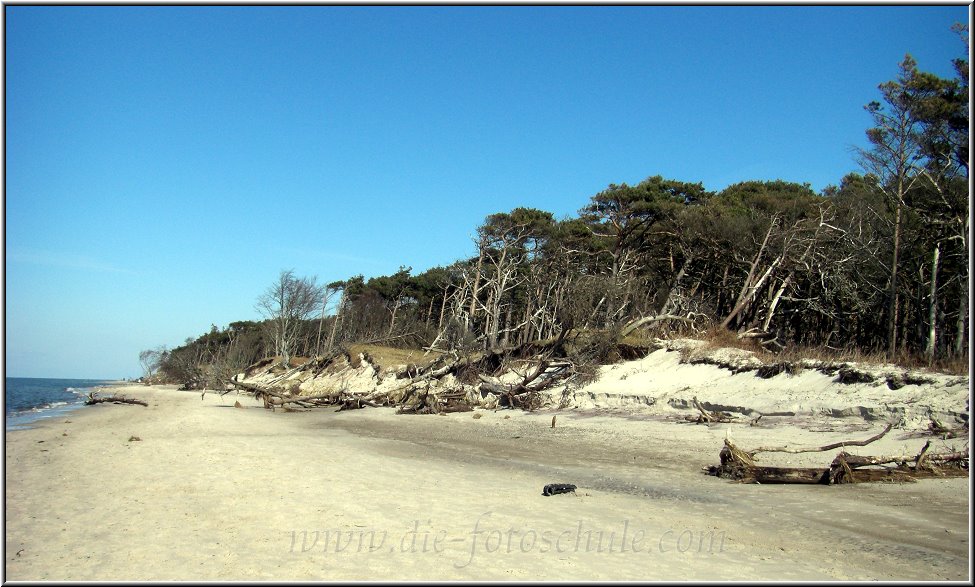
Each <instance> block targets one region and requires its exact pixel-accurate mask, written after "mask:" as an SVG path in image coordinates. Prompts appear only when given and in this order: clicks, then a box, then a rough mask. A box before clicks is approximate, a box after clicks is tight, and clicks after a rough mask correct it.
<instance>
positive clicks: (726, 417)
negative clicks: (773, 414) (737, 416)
mask: <svg viewBox="0 0 975 587" xmlns="http://www.w3.org/2000/svg"><path fill="white" fill-rule="evenodd" d="M691 403H693V404H694V407H695V408H697V411H698V412H700V414H698V415H697V416H686V417H685V418H684V419H685V420H687V421H688V422H694V423H696V424H717V423H725V422H732V421H733V419H734V417H733V416H732V415H731V414H729V413H728V412H711V411H709V410H705V409H704V406H702V405H701V402H699V401H697V396H695V397H694V398H692V399H691ZM759 417H761V416H759ZM755 421H756V422H757V421H758V420H755Z"/></svg>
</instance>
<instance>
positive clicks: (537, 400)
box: [204, 348, 575, 414]
mask: <svg viewBox="0 0 975 587" xmlns="http://www.w3.org/2000/svg"><path fill="white" fill-rule="evenodd" d="M523 350H524V349H520V348H516V349H502V350H497V351H488V352H485V353H479V354H476V355H469V356H466V357H459V356H456V355H454V356H450V355H442V356H441V357H440V358H438V359H437V360H436V361H434V362H433V363H431V364H430V365H427V366H426V367H423V368H420V367H417V366H415V365H413V366H409V367H408V368H407V369H406V370H405V371H404V372H402V373H400V374H398V375H397V377H398V378H402V379H404V380H405V381H404V383H403V384H402V385H399V386H396V387H395V388H393V389H387V390H376V391H373V392H370V393H353V392H350V391H347V390H342V391H338V392H331V393H328V394H322V395H300V394H299V393H298V390H297V388H293V389H291V390H285V389H284V388H283V387H280V386H271V385H266V384H265V385H261V384H255V383H249V382H244V381H238V380H237V379H236V378H234V379H232V380H231V381H230V382H229V383H230V385H231V386H232V387H231V388H230V390H229V391H232V390H233V389H238V390H241V389H242V390H245V391H249V392H251V393H253V394H254V395H255V397H257V398H258V399H259V400H262V401H263V404H264V407H265V408H267V409H270V410H274V409H276V408H278V407H281V408H284V409H294V408H315V407H322V406H336V405H337V406H339V410H340V411H341V410H348V409H357V408H363V407H367V406H368V407H379V406H395V407H398V410H397V413H400V414H440V413H450V412H465V411H470V410H472V409H473V408H474V407H475V406H486V407H499V408H520V409H526V410H532V409H536V408H538V407H540V406H541V404H542V396H541V392H542V391H544V390H545V389H548V388H551V387H553V386H555V385H557V384H560V383H565V382H567V381H568V380H570V379H571V378H572V377H573V376H574V375H575V369H574V365H573V364H572V362H571V361H568V360H562V359H560V360H554V359H551V358H548V357H545V356H535V357H532V358H529V359H521V361H523V362H524V363H526V364H527V365H528V367H527V369H526V371H525V372H524V373H523V374H520V375H521V378H520V380H519V381H517V382H514V383H502V382H500V380H499V379H498V378H497V377H493V376H490V375H487V374H486V373H491V374H498V373H501V372H503V371H505V370H506V369H508V368H510V365H511V364H513V363H514V360H515V359H514V356H516V355H518V353H519V352H520V351H523ZM362 360H363V361H365V362H369V363H371V359H370V358H369V357H368V355H367V354H363V356H362ZM318 363H322V362H321V361H318V362H317V363H316V365H317V367H316V369H317V370H321V369H323V368H324V365H319V364H318ZM299 369H300V368H299ZM297 371H298V369H292V370H290V371H288V372H286V373H284V374H282V375H281V377H280V378H279V380H280V381H286V380H288V378H289V377H290V376H291V375H294V374H295V373H296V372H297ZM515 372H516V373H517V371H515ZM447 375H454V376H455V377H456V380H457V384H456V385H452V386H449V387H446V388H444V387H439V386H434V385H433V383H434V382H435V381H437V380H440V379H442V378H444V377H446V376H447ZM475 384H476V386H475ZM229 391H224V392H222V393H221V395H223V394H226V393H229ZM204 393H205V392H204Z"/></svg>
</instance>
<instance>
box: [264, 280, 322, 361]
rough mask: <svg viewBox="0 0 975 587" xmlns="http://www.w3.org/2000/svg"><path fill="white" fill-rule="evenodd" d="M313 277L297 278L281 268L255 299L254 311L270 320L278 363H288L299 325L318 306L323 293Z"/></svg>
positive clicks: (300, 325)
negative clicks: (266, 287)
mask: <svg viewBox="0 0 975 587" xmlns="http://www.w3.org/2000/svg"><path fill="white" fill-rule="evenodd" d="M315 281H316V278H314V277H312V278H307V277H303V278H300V279H299V278H297V277H295V275H294V271H292V270H288V271H281V275H280V276H279V277H278V280H277V281H276V282H274V283H273V284H272V285H271V286H270V287H269V288H268V289H267V291H265V292H264V294H263V295H261V297H259V298H258V299H257V311H258V312H260V313H261V314H262V315H263V316H264V317H265V318H267V319H268V321H269V322H270V324H271V328H272V334H273V337H274V346H275V350H276V352H277V354H278V356H279V357H280V358H281V364H282V365H285V366H289V365H290V364H291V357H292V353H294V352H295V349H296V347H297V343H298V339H299V338H300V336H301V333H302V325H303V323H304V322H305V321H306V320H308V319H309V318H310V317H311V316H312V314H313V313H314V312H315V311H316V310H317V309H318V305H319V303H320V302H321V299H322V297H323V296H324V291H323V289H322V287H321V286H319V285H317V284H316V283H315Z"/></svg>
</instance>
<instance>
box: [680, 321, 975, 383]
mask: <svg viewBox="0 0 975 587" xmlns="http://www.w3.org/2000/svg"><path fill="white" fill-rule="evenodd" d="M701 338H702V340H704V342H705V345H704V346H701V347H699V348H697V349H694V351H693V353H694V354H695V355H697V354H703V353H706V352H708V351H711V350H715V349H719V348H737V349H743V350H746V351H752V352H754V353H755V356H756V357H758V359H760V360H761V361H762V362H763V363H766V364H769V363H798V362H799V361H801V360H803V359H811V360H814V361H821V362H823V363H846V362H850V363H858V364H861V365H872V366H880V365H896V366H898V367H901V368H903V369H910V370H917V369H927V370H929V371H933V372H937V373H945V374H948V375H969V374H970V369H969V363H968V357H943V358H938V359H935V360H934V361H933V362H931V363H929V362H928V359H927V357H925V356H923V355H921V354H918V353H908V352H901V353H899V354H898V355H897V356H896V357H894V359H893V360H890V359H889V358H888V357H887V353H885V352H883V351H879V350H873V349H861V348H855V347H850V348H844V349H834V348H829V347H822V346H818V347H817V346H797V345H790V346H788V347H786V348H785V349H784V350H782V351H781V352H778V353H772V352H770V351H769V350H767V349H766V348H764V347H763V346H762V345H761V344H759V343H758V342H757V341H756V340H755V339H739V338H738V336H737V334H736V333H735V332H733V331H731V330H727V329H723V328H712V329H711V330H709V331H708V332H707V333H705V335H704V336H702V337H701Z"/></svg>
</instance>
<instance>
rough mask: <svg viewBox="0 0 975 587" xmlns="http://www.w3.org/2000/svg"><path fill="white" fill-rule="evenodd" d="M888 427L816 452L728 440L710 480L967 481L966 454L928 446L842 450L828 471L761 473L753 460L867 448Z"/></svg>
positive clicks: (764, 470) (825, 482) (765, 469)
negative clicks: (879, 451)
mask: <svg viewBox="0 0 975 587" xmlns="http://www.w3.org/2000/svg"><path fill="white" fill-rule="evenodd" d="M892 427H893V425H892V424H888V425H887V427H886V428H885V429H884V431H883V432H881V433H879V434H877V435H876V436H872V437H871V438H868V439H866V440H860V441H855V440H850V441H844V442H836V443H832V444H827V445H825V446H819V447H813V448H787V447H761V448H757V449H753V450H751V451H745V450H742V449H741V448H739V447H737V446H735V445H734V443H732V442H731V440H729V439H725V441H724V448H722V449H721V453H720V455H719V457H720V460H721V464H720V465H718V466H710V467H708V468H707V469H706V471H707V473H708V474H709V475H714V476H717V477H726V478H731V479H736V480H738V481H741V482H742V483H805V484H819V485H837V484H842V483H860V482H866V481H914V480H916V479H923V478H928V477H966V476H968V466H969V463H968V449H965V450H963V451H951V452H946V453H937V454H936V453H931V452H929V449H930V448H931V441H930V440H928V441H927V443H926V444H925V445H924V447H923V448H922V449H921V451H920V452H919V453H918V454H916V455H898V456H861V455H853V454H850V453H848V452H846V451H844V450H841V451H840V452H839V453H838V454H837V455H836V457H835V458H834V459H833V461H832V462H831V463H830V464H829V466H828V467H763V466H759V465H757V464H756V461H757V459H756V458H755V455H756V454H758V453H761V452H766V453H768V452H781V453H793V454H798V453H809V452H825V451H829V450H835V449H838V448H839V449H842V448H845V447H848V446H866V445H868V444H870V443H872V442H874V441H876V440H879V439H880V438H882V437H883V436H884V435H886V434H887V433H888V432H890V430H891V428H892Z"/></svg>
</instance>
